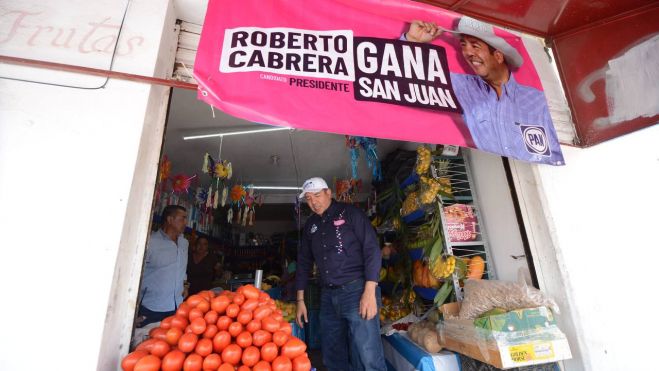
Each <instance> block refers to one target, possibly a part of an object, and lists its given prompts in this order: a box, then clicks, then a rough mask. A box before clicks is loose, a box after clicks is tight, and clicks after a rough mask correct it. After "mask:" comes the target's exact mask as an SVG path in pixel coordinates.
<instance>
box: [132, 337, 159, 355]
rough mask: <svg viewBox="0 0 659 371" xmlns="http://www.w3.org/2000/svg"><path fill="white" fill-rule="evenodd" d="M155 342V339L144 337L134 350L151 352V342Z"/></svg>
mask: <svg viewBox="0 0 659 371" xmlns="http://www.w3.org/2000/svg"><path fill="white" fill-rule="evenodd" d="M155 343H156V339H146V340H144V341H143V342H141V343H140V344H139V345H138V346H137V348H135V350H145V351H147V352H149V353H151V349H153V344H155Z"/></svg>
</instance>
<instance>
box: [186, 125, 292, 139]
mask: <svg viewBox="0 0 659 371" xmlns="http://www.w3.org/2000/svg"><path fill="white" fill-rule="evenodd" d="M290 129H291V128H289V127H277V128H270V129H254V130H244V131H230V132H228V133H215V134H204V135H192V136H188V137H183V140H193V139H205V138H217V137H228V136H230V135H243V134H257V133H267V132H270V131H281V130H290Z"/></svg>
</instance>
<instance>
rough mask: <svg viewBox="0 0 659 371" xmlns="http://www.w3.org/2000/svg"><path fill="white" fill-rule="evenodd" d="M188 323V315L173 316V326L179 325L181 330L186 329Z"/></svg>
mask: <svg viewBox="0 0 659 371" xmlns="http://www.w3.org/2000/svg"><path fill="white" fill-rule="evenodd" d="M187 325H188V317H183V316H179V315H178V314H177V315H176V316H174V318H172V327H178V328H180V329H181V330H183V329H185V326H187Z"/></svg>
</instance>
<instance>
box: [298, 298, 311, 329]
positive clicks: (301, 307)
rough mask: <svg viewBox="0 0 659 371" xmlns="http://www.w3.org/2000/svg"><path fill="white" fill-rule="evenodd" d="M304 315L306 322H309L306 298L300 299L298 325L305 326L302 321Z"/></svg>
mask: <svg viewBox="0 0 659 371" xmlns="http://www.w3.org/2000/svg"><path fill="white" fill-rule="evenodd" d="M302 317H304V322H305V323H308V322H309V319H307V306H306V305H305V304H304V300H298V301H297V310H296V314H295V322H297V324H298V326H300V327H301V328H304V324H303V323H302Z"/></svg>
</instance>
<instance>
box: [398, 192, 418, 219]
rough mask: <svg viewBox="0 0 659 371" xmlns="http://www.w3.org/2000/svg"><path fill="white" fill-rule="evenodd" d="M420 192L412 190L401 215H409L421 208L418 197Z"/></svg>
mask: <svg viewBox="0 0 659 371" xmlns="http://www.w3.org/2000/svg"><path fill="white" fill-rule="evenodd" d="M417 196H418V194H417V193H416V192H410V194H408V195H407V198H405V201H403V209H402V210H401V215H409V214H411V213H413V212H414V211H415V210H417V209H418V208H419V201H418V199H417Z"/></svg>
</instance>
